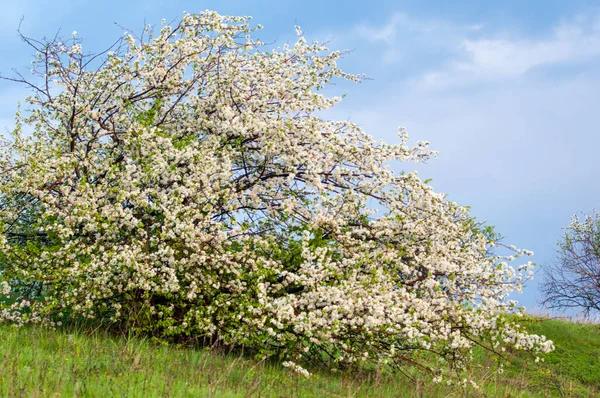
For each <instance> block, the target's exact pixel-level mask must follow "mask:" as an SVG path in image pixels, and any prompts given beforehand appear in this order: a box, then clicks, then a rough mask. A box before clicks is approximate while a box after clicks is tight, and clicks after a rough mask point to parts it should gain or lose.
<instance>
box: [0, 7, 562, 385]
mask: <svg viewBox="0 0 600 398" xmlns="http://www.w3.org/2000/svg"><path fill="white" fill-rule="evenodd" d="M163 25H164V26H162V28H161V29H160V32H158V33H156V34H155V33H153V30H152V29H151V28H149V27H146V28H145V29H144V31H143V34H142V35H141V36H140V37H137V36H135V35H134V34H132V33H130V34H127V35H126V36H125V37H124V38H123V39H122V40H120V41H118V42H117V43H116V44H115V45H114V46H113V47H112V48H111V50H110V51H108V52H104V53H101V54H97V55H86V54H84V53H83V52H82V47H81V41H80V40H79V39H77V37H76V36H75V34H74V35H73V37H72V38H70V39H68V40H59V39H56V40H52V41H44V42H40V41H36V40H33V39H29V38H25V37H24V39H25V40H26V41H27V42H28V43H29V44H30V45H31V46H33V47H34V48H35V50H36V57H35V60H34V74H35V75H36V76H38V77H37V78H36V77H34V78H32V79H33V81H30V80H26V79H24V78H22V77H16V78H14V79H13V80H17V81H21V82H23V83H25V84H28V85H30V86H31V87H32V88H33V94H32V95H31V96H30V97H28V98H27V103H28V106H29V109H28V112H27V114H26V116H22V114H21V113H20V112H19V113H18V114H17V123H16V128H15V129H14V132H13V134H12V137H11V138H10V139H8V140H6V142H5V143H4V144H3V146H2V152H1V158H0V161H1V167H2V182H1V185H0V198H1V202H2V203H1V204H2V206H1V210H0V225H1V227H2V228H1V230H2V234H1V235H0V247H1V253H2V254H1V258H0V263H1V276H0V278H2V279H3V280H4V282H2V283H3V285H2V286H3V293H4V295H5V300H4V302H3V304H0V305H1V306H2V307H1V308H2V313H1V316H0V317H1V319H3V320H5V321H12V322H17V323H25V322H43V323H50V324H56V323H57V322H60V321H62V320H64V319H65V318H66V319H69V318H72V317H75V316H83V317H89V318H101V319H110V320H111V321H112V322H115V323H119V324H121V326H122V327H125V328H127V329H129V330H133V331H141V332H145V333H149V334H152V335H155V336H157V337H160V338H169V337H173V336H185V335H191V336H196V337H202V338H210V339H218V340H220V341H223V342H224V343H227V344H234V345H245V346H248V347H254V348H255V349H257V350H259V355H261V356H265V357H266V356H273V355H279V356H280V357H281V359H282V360H285V361H286V362H285V364H286V365H287V366H290V367H292V368H294V369H296V370H298V371H300V372H305V371H304V368H303V367H302V366H306V364H309V363H310V362H311V361H314V362H319V361H321V360H323V358H328V360H329V363H332V362H333V363H334V364H335V366H339V367H343V366H352V365H353V364H357V363H367V364H369V363H372V364H378V365H382V364H389V365H391V366H393V365H399V364H403V363H407V362H409V363H413V364H414V363H417V362H418V360H419V358H420V356H419V355H420V353H421V352H424V351H426V352H433V353H435V354H437V355H439V356H441V357H442V358H444V359H446V360H448V362H444V361H442V362H440V363H441V364H442V365H440V368H445V367H447V365H444V363H450V364H451V366H454V365H460V364H462V363H463V360H464V359H465V357H466V355H467V354H468V352H469V349H470V348H471V347H472V346H473V344H476V343H477V344H483V343H485V342H487V343H488V344H489V345H490V348H492V349H500V348H501V347H504V346H512V347H515V348H520V349H531V350H534V351H548V350H550V349H551V347H552V343H551V342H550V341H546V340H545V338H544V337H542V336H536V335H530V334H527V333H526V332H524V331H522V330H521V329H520V328H519V326H518V325H516V324H515V323H514V322H512V321H510V320H509V319H508V318H507V317H504V316H503V315H502V314H503V313H504V312H506V311H509V310H511V309H514V308H515V305H516V304H515V303H514V302H512V301H509V300H507V295H508V294H509V292H511V291H513V290H515V289H517V290H518V289H520V287H521V283H522V281H523V278H524V276H523V275H521V274H520V273H517V272H515V270H514V269H513V268H512V267H510V266H509V265H508V264H507V262H506V260H507V259H506V258H505V257H502V256H499V255H495V254H493V253H492V252H491V249H492V247H493V246H494V244H495V243H496V242H495V234H494V233H493V231H492V230H491V229H490V228H487V227H484V226H482V225H481V224H480V223H477V222H476V221H475V220H474V219H473V217H471V216H470V215H469V213H468V209H467V208H465V207H461V206H459V205H457V204H455V203H453V202H449V201H447V200H445V199H444V196H443V195H441V194H438V193H435V192H434V191H433V190H432V188H431V187H430V186H429V185H427V184H426V183H425V182H423V181H421V180H420V179H419V178H418V177H417V175H416V174H415V173H401V174H395V173H394V172H393V171H392V170H391V169H390V168H389V166H388V163H389V162H390V161H401V162H407V161H422V160H425V159H428V158H429V157H430V156H432V155H434V152H432V151H431V150H429V148H428V144H427V143H425V142H420V143H417V144H416V146H414V147H410V146H408V144H407V139H408V137H407V135H406V132H405V131H404V130H403V129H400V130H399V136H400V142H399V143H397V144H386V143H384V142H378V141H375V140H373V138H372V137H371V136H369V135H368V134H366V133H365V132H363V131H362V130H361V129H360V128H359V127H358V126H356V125H355V124H353V123H350V122H348V121H332V120H327V119H325V118H323V117H320V116H319V114H320V111H323V110H326V109H328V108H330V107H332V106H334V105H335V104H336V103H337V102H339V101H340V98H338V97H328V96H326V95H324V94H323V93H322V89H323V88H324V87H326V85H327V84H328V83H329V82H330V81H331V80H332V79H347V80H350V81H355V82H357V81H360V80H361V77H360V76H354V75H350V74H347V73H345V72H343V71H341V70H340V69H339V68H338V66H337V64H336V61H337V60H338V59H339V57H340V53H339V52H330V51H329V50H328V49H326V48H325V47H323V46H322V45H319V44H309V43H307V41H306V40H305V39H304V38H303V36H302V33H301V32H300V31H299V30H298V40H297V42H296V43H295V44H293V45H291V46H288V45H285V46H283V48H277V49H272V50H267V49H266V48H265V45H264V44H263V43H261V42H260V41H259V40H257V39H254V38H253V36H254V35H255V33H254V32H255V31H256V30H257V29H259V28H260V26H258V28H252V27H251V26H250V25H249V18H246V17H227V16H221V15H218V14H217V13H215V12H209V11H206V12H202V13H200V14H184V16H183V18H182V20H181V22H179V24H177V25H176V26H174V27H171V26H168V25H166V24H164V23H163ZM25 125H28V126H32V127H31V128H32V129H33V134H32V135H27V134H25V133H23V128H24V126H25ZM513 250H515V252H516V253H515V255H516V256H519V255H521V254H524V253H525V254H527V252H526V251H519V250H516V249H514V248H513ZM529 266H530V264H529V263H528V264H527V265H525V268H529ZM423 368H424V369H427V370H432V371H433V372H434V373H435V372H437V370H436V369H432V368H430V367H429V365H426V366H425V365H424V366H423ZM439 379H440V378H439V375H437V376H436V380H439Z"/></svg>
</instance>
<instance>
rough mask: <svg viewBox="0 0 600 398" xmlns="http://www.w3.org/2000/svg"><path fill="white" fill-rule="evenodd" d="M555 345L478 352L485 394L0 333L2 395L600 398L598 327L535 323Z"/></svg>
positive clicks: (66, 334)
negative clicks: (530, 351) (532, 351)
mask: <svg viewBox="0 0 600 398" xmlns="http://www.w3.org/2000/svg"><path fill="white" fill-rule="evenodd" d="M526 323H527V327H528V328H529V329H530V330H531V331H532V332H535V333H539V334H544V335H546V336H548V337H549V338H550V339H552V340H554V342H555V345H556V351H555V352H553V353H552V354H549V355H547V356H546V357H545V361H544V363H537V364H536V363H534V362H533V361H532V360H531V359H532V358H531V356H524V355H519V354H516V353H507V354H506V356H507V357H508V358H509V359H510V360H511V362H512V363H511V364H510V365H508V366H506V367H505V368H504V371H503V372H502V373H500V372H499V371H498V369H499V367H498V362H497V358H495V357H494V356H493V355H492V354H490V353H487V352H485V351H483V350H476V351H475V354H474V356H475V359H474V363H473V364H472V366H471V369H470V372H471V375H472V377H473V378H474V379H475V380H478V383H479V384H480V387H479V389H478V390H474V389H466V390H464V389H461V388H459V387H448V386H446V385H432V384H431V383H430V382H428V381H427V378H426V377H425V376H424V375H422V374H419V373H417V372H412V370H411V369H407V371H408V372H409V373H412V375H413V376H412V378H409V377H408V376H401V375H382V374H375V373H373V372H366V371H365V372H363V373H361V374H352V375H350V374H334V373H327V372H316V374H315V375H314V376H313V377H312V378H310V379H308V380H307V379H304V378H302V377H300V376H295V375H292V374H290V373H289V372H287V370H286V369H285V368H282V367H280V366H278V365H276V364H270V363H264V362H257V361H254V360H253V359H251V358H248V357H246V356H244V355H241V354H240V353H237V354H235V355H234V354H232V353H227V352H219V351H215V350H209V349H191V348H184V347H174V346H168V345H156V344H152V343H150V342H149V341H148V340H145V339H140V338H135V337H126V336H114V335H109V334H106V333H104V332H102V331H99V330H92V329H91V328H89V327H87V328H78V329H77V328H67V329H64V330H57V331H53V330H50V329H45V328H41V327H25V328H15V327H11V326H6V325H3V326H0V396H1V397H53V396H58V397H80V396H81V397H204V396H209V397H245V396H256V397H259V396H260V397H327V396H331V397H349V396H351V397H437V396H440V397H461V396H469V397H488V396H497V397H513V396H515V397H536V396H566V397H579V396H581V397H594V396H597V397H600V327H599V326H598V325H591V324H577V323H571V322H566V321H559V320H547V319H533V318H532V319H530V320H528V321H526Z"/></svg>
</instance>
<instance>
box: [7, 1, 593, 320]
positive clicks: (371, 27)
mask: <svg viewBox="0 0 600 398" xmlns="http://www.w3.org/2000/svg"><path fill="white" fill-rule="evenodd" d="M596 4H597V3H596ZM207 8H209V9H215V10H217V11H218V12H220V13H223V14H235V15H252V16H253V17H254V22H255V23H260V24H262V25H264V26H265V29H264V30H263V31H262V32H261V33H260V38H261V39H262V40H263V41H266V42H270V41H275V43H276V45H280V44H282V43H284V42H286V41H288V40H293V38H294V25H295V24H299V25H301V26H302V28H303V29H304V31H305V32H306V35H307V37H308V38H309V39H313V40H318V41H326V40H330V47H331V48H335V49H340V50H344V49H349V50H352V52H351V53H350V54H348V55H347V56H346V57H345V58H344V59H343V60H342V66H343V67H344V68H345V69H346V70H347V71H348V72H354V73H366V74H367V75H368V76H369V77H370V78H371V79H372V80H369V81H366V82H363V83H361V84H359V85H347V84H341V85H339V86H336V87H332V91H336V92H337V94H341V93H346V94H347V97H346V100H345V101H344V102H342V104H341V105H340V106H339V107H338V108H336V109H335V110H333V111H332V112H330V114H329V116H330V117H336V118H342V119H350V120H352V121H354V122H356V123H358V124H360V125H361V126H362V127H363V128H364V129H365V130H366V131H368V132H370V133H371V134H373V135H374V136H376V137H378V138H383V139H385V140H388V141H394V140H396V129H397V127H398V126H405V127H406V128H407V129H408V131H409V133H410V135H411V137H412V138H413V139H414V140H428V141H430V142H431V145H432V147H433V148H434V149H436V150H439V152H440V155H439V156H438V157H437V158H436V159H433V160H432V161H430V162H429V163H428V164H427V165H419V166H415V165H411V164H409V165H401V166H400V167H402V168H404V169H405V170H407V171H412V170H414V169H417V170H419V173H420V175H421V176H422V177H423V178H432V179H433V182H432V185H433V186H434V187H435V188H436V190H437V191H440V192H445V193H447V194H448V195H449V199H451V200H454V201H457V202H459V203H461V204H465V205H470V206H471V207H472V209H473V213H474V214H475V215H477V216H478V217H479V218H480V219H482V220H487V221H488V222H489V223H490V224H492V225H496V226H497V230H498V231H499V232H500V233H501V234H502V235H504V236H505V242H506V243H508V244H514V245H516V246H518V247H522V248H527V249H530V250H533V251H534V252H535V253H536V254H535V256H534V258H533V261H536V262H537V263H538V264H540V265H543V264H547V263H549V262H550V261H552V259H553V258H554V257H555V247H556V242H557V240H558V239H559V238H560V236H561V234H562V230H561V227H563V226H564V225H566V224H567V223H568V221H569V218H570V216H571V215H572V214H574V213H576V212H582V211H583V212H589V211H591V209H593V208H594V207H598V202H597V200H598V198H599V197H600V184H598V182H597V176H598V175H600V160H599V158H598V150H599V149H600V135H599V134H598V126H600V110H599V108H598V104H600V68H599V66H600V8H597V6H595V2H592V1H578V0H572V1H568V2H567V1H551V0H545V1H533V0H532V1H502V2H491V1H486V2H482V1H453V2H448V1H441V0H440V1H428V2H422V1H417V0H415V1H400V0H397V1H382V0H372V1H370V2H368V3H364V2H358V1H354V0H351V1H326V0H322V1H303V2H300V1H258V0H244V1H242V0H238V1H233V0H228V1H203V2H199V1H169V2H167V1H151V0H145V1H137V0H133V1H114V0H108V1H104V2H99V1H86V0H80V1H70V0H55V1H52V2H46V1H38V0H27V1H24V0H19V1H17V0H4V1H3V5H2V11H3V12H2V14H0V48H1V49H2V57H0V72H2V73H4V74H7V73H9V72H10V70H11V69H12V68H13V67H17V68H19V69H21V70H22V71H27V66H28V65H29V61H30V59H31V51H30V50H29V49H28V48H26V47H25V46H24V45H23V44H22V43H21V42H20V40H19V38H18V37H17V34H16V28H17V26H18V23H19V21H20V19H21V17H24V21H23V25H22V30H23V32H24V33H25V34H27V35H29V36H32V37H42V36H44V35H47V36H53V35H54V34H55V33H56V31H57V30H58V29H59V28H60V29H61V31H62V32H63V33H64V34H65V36H67V35H69V34H70V33H71V31H73V30H76V31H77V32H78V36H79V37H80V38H82V39H83V40H84V46H85V47H86V48H87V49H88V50H90V51H94V50H102V49H104V48H105V47H107V46H108V45H109V44H111V43H112V42H113V41H114V39H116V38H117V37H118V36H119V35H121V34H122V29H121V28H120V27H118V26H117V25H115V22H117V23H118V24H120V25H122V26H125V27H128V28H132V29H139V28H140V27H141V26H142V25H143V24H144V23H160V20H161V19H162V18H166V19H167V20H170V19H172V18H176V17H178V16H180V15H181V13H182V12H183V11H188V12H196V11H200V10H204V9H207ZM26 94H27V92H26V91H25V90H23V89H22V88H20V87H19V86H15V85H10V84H7V83H1V84H0V129H2V130H3V131H4V130H5V129H6V128H8V127H9V126H10V125H11V124H12V119H13V114H14V111H15V109H16V102H17V101H18V100H19V99H21V98H23V97H24V96H25V95H26ZM539 279H540V278H537V279H535V280H534V281H532V282H530V283H529V285H528V286H527V288H526V289H525V292H524V293H523V294H522V295H520V296H518V297H516V298H517V299H518V300H519V301H520V302H521V303H522V304H524V305H525V306H526V307H527V308H529V309H535V308H536V307H537V306H538V304H537V303H538V301H539V299H540V294H539V291H538V289H537V282H539Z"/></svg>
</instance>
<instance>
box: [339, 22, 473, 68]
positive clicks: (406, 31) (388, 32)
mask: <svg viewBox="0 0 600 398" xmlns="http://www.w3.org/2000/svg"><path fill="white" fill-rule="evenodd" d="M482 28H483V25H481V24H477V25H465V26H463V25H459V24H455V23H453V22H450V21H445V20H441V19H423V18H417V17H414V16H411V15H408V14H406V13H403V12H396V13H394V14H392V15H391V16H390V18H389V19H388V20H387V22H385V23H384V24H381V25H373V24H366V23H361V24H359V25H358V26H356V27H355V28H354V29H353V30H352V32H351V35H352V36H355V37H358V38H361V39H365V40H367V41H368V42H370V43H374V44H382V45H383V46H384V50H383V53H382V61H383V62H384V63H385V64H386V65H390V64H393V63H396V62H399V61H402V60H404V59H406V57H407V56H409V55H410V54H411V52H414V51H415V50H419V49H420V50H421V51H423V50H425V51H427V50H428V49H442V48H446V49H447V48H448V44H450V43H452V42H453V41H457V40H458V39H459V38H460V37H464V34H469V33H472V32H477V31H479V30H481V29H482Z"/></svg>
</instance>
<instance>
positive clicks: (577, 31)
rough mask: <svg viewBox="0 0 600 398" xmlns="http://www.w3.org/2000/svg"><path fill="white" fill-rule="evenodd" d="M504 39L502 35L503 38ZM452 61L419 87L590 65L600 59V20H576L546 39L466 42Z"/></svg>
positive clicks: (430, 73) (428, 77) (567, 22)
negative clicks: (557, 67) (563, 66)
mask: <svg viewBox="0 0 600 398" xmlns="http://www.w3.org/2000/svg"><path fill="white" fill-rule="evenodd" d="M499 36H500V35H499ZM456 48H458V49H459V51H458V52H457V54H456V57H454V58H453V59H452V60H450V61H448V62H447V63H446V64H444V65H442V66H441V67H440V68H439V69H437V70H433V71H430V72H427V73H425V74H424V75H423V76H421V78H420V79H417V82H418V83H419V84H421V83H422V84H425V85H426V86H429V87H448V86H450V85H455V84H461V83H462V84H465V83H472V82H474V81H480V80H499V79H507V78H515V77H518V76H522V75H524V74H525V73H527V72H530V71H532V70H534V69H535V68H537V67H543V66H551V65H567V64H577V63H581V62H586V61H589V60H592V59H594V58H598V57H599V56H600V20H599V18H598V16H597V15H596V14H594V15H593V16H589V17H582V16H579V17H576V18H573V19H571V20H570V21H565V22H563V23H561V24H560V25H558V26H557V27H555V29H553V31H552V34H551V35H549V36H547V37H542V38H523V37H491V38H490V37H485V36H484V37H479V38H470V39H463V40H461V41H460V43H458V44H457V46H456Z"/></svg>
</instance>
